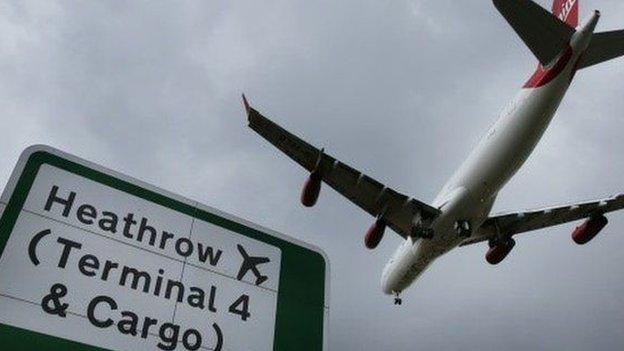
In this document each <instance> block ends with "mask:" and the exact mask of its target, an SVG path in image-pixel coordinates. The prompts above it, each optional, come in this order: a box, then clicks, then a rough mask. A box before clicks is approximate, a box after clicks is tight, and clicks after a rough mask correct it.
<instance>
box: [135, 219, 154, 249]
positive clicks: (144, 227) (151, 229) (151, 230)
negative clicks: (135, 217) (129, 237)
mask: <svg viewBox="0 0 624 351" xmlns="http://www.w3.org/2000/svg"><path fill="white" fill-rule="evenodd" d="M145 232H149V235H150V239H149V244H150V245H152V246H154V244H155V243H156V229H154V227H152V226H151V225H148V224H147V218H145V217H143V219H142V220H141V224H140V225H139V232H138V233H137V240H138V241H140V242H143V234H145Z"/></svg>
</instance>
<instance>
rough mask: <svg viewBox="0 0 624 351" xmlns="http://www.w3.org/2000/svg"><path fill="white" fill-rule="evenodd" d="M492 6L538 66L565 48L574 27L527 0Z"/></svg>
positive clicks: (496, 1) (499, 1) (506, 0)
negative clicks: (503, 18) (518, 37)
mask: <svg viewBox="0 0 624 351" xmlns="http://www.w3.org/2000/svg"><path fill="white" fill-rule="evenodd" d="M494 5H495V6H496V8H497V9H498V11H499V12H500V13H501V14H502V15H503V17H505V19H506V20H507V22H509V24H510V25H511V27H513V29H514V30H515V31H516V33H517V34H518V35H519V36H520V38H521V39H522V40H523V41H524V43H525V44H526V45H527V46H528V47H529V49H530V50H531V52H533V54H534V55H535V57H537V59H538V60H539V62H540V63H541V64H542V66H547V65H548V64H549V63H550V62H552V61H553V60H554V59H555V58H556V57H557V56H558V55H559V54H560V53H561V52H562V51H563V50H564V49H565V48H566V46H567V45H568V43H569V41H570V38H571V37H572V35H573V34H574V32H575V30H574V28H572V27H570V26H569V25H567V24H566V23H565V22H563V21H561V20H560V19H558V18H557V17H556V16H554V15H553V14H551V13H550V12H548V11H547V10H545V9H544V8H542V7H541V6H539V5H538V4H536V3H535V2H533V1H531V0H494Z"/></svg>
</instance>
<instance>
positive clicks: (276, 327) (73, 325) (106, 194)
mask: <svg viewBox="0 0 624 351" xmlns="http://www.w3.org/2000/svg"><path fill="white" fill-rule="evenodd" d="M0 202H1V203H2V206H3V207H4V211H3V214H2V219H1V220H0V254H1V256H0V345H3V347H7V349H20V350H41V349H46V350H66V349H70V348H71V349H72V350H85V351H86V350H154V349H161V350H215V351H220V350H232V351H236V350H241V351H246V350H254V351H263V350H264V351H269V350H284V351H285V350H323V349H325V347H324V346H325V342H326V338H325V333H324V330H325V328H324V327H325V325H326V322H327V320H326V319H327V313H328V307H327V306H328V301H327V291H328V267H327V260H326V258H325V256H324V254H323V253H322V252H321V251H320V250H318V249H316V248H314V247H311V246H310V245H307V244H304V243H301V242H298V241H296V240H294V239H292V238H288V237H286V236H284V235H281V234H278V233H275V232H273V231H270V230H267V229H264V228H261V227H259V226H257V225H254V224H252V223H249V222H246V221H244V220H241V219H238V218H235V217H233V216H231V215H228V214H225V213H222V212H220V211H217V210H215V209H212V208H209V207H207V206H203V205H200V204H198V203H196V202H194V201H191V200H187V199H184V198H182V197H179V196H176V195H173V194H170V193H168V192H165V191H163V190H160V189H157V188H155V187H153V186H149V185H146V184H143V183H142V182H140V181H137V180H134V179H131V178H129V177H126V176H123V175H120V174H117V173H115V172H112V171H110V170H107V169H105V168H103V167H100V166H98V165H95V164H92V163H90V162H87V161H85V160H82V159H79V158H77V157H74V156H71V155H67V154H65V153H63V152H61V151H58V150H55V149H52V148H49V147H46V146H33V147H30V148H28V149H27V150H26V151H25V152H24V153H23V154H22V156H21V157H20V160H19V162H18V165H17V167H16V169H15V170H14V172H13V175H12V177H11V179H10V181H9V183H8V185H7V187H6V189H5V191H4V193H3V194H2V198H1V199H0Z"/></svg>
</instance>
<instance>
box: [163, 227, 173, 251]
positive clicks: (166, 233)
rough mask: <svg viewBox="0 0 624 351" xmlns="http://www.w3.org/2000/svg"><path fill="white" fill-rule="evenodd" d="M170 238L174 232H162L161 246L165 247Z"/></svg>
mask: <svg viewBox="0 0 624 351" xmlns="http://www.w3.org/2000/svg"><path fill="white" fill-rule="evenodd" d="M169 239H173V234H171V233H169V232H165V231H163V232H162V236H161V237H160V248H161V249H164V248H165V245H166V243H167V240H169Z"/></svg>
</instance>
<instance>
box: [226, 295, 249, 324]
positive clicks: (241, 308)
mask: <svg viewBox="0 0 624 351" xmlns="http://www.w3.org/2000/svg"><path fill="white" fill-rule="evenodd" d="M229 311H230V313H232V314H237V315H239V316H240V317H241V319H242V320H243V321H246V320H247V318H249V317H250V316H251V314H250V313H249V296H248V295H244V294H243V295H241V297H239V298H238V299H237V300H236V301H234V303H233V304H232V305H230V309H229Z"/></svg>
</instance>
